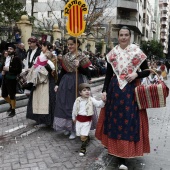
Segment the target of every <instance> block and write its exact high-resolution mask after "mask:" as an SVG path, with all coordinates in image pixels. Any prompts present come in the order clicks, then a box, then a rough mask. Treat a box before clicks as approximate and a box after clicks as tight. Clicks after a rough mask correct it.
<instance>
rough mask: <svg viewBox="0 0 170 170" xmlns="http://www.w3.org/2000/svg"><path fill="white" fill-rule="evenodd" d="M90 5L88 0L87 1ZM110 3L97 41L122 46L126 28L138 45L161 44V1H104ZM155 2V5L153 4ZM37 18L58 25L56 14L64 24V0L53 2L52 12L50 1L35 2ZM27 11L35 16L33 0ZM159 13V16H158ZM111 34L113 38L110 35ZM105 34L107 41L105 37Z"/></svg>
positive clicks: (29, 3)
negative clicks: (120, 32) (121, 30)
mask: <svg viewBox="0 0 170 170" xmlns="http://www.w3.org/2000/svg"><path fill="white" fill-rule="evenodd" d="M87 1H88V0H87ZM100 1H101V4H102V1H105V2H106V1H107V2H108V3H110V4H111V5H109V6H108V7H107V9H105V11H104V13H103V17H104V21H103V23H102V24H101V26H100V28H96V29H94V30H95V31H94V32H93V35H94V36H95V38H96V40H97V39H100V38H102V39H105V41H106V42H107V43H108V42H112V43H113V44H114V45H116V44H117V43H118V35H117V31H118V29H119V28H120V27H121V26H123V25H126V26H128V27H129V28H130V29H131V30H132V31H131V32H132V36H131V43H133V42H135V43H137V44H140V43H141V41H142V40H144V41H148V40H152V39H155V40H158V35H160V34H159V33H158V31H159V29H158V27H159V26H158V25H159V24H158V23H159V22H157V20H159V17H158V16H157V13H159V10H158V8H156V10H155V7H159V5H158V4H157V6H156V3H155V2H156V1H159V0H100ZM151 1H154V5H153V4H152V3H151ZM34 2H35V4H34V16H35V17H36V18H38V19H39V20H40V21H43V17H44V18H47V19H48V18H49V19H51V18H53V22H54V23H57V21H55V19H56V18H55V17H54V16H53V15H52V12H53V13H54V14H55V15H56V16H57V17H58V18H61V21H63V20H62V12H63V9H64V4H63V3H62V2H61V0H55V1H54V0H52V1H51V2H53V4H52V6H51V7H52V8H51V7H49V5H48V3H47V2H49V1H48V0H34ZM26 3H27V4H26V10H27V11H28V13H29V14H30V13H31V0H27V1H26ZM155 11H156V12H155ZM108 32H109V34H108ZM104 34H105V37H104V38H103V36H102V35H104Z"/></svg>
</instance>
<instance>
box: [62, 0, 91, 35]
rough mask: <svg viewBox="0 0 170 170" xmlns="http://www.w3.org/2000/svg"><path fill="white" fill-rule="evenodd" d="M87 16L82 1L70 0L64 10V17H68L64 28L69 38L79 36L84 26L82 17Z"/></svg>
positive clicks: (84, 4) (86, 9)
mask: <svg viewBox="0 0 170 170" xmlns="http://www.w3.org/2000/svg"><path fill="white" fill-rule="evenodd" d="M85 14H88V8H87V5H86V2H85V1H84V0H70V1H69V2H68V3H67V4H66V5H65V8H64V16H67V17H68V22H67V24H66V28H67V31H68V33H69V34H70V35H71V36H74V37H78V36H80V35H81V34H82V33H83V32H84V30H85V26H86V21H84V15H85Z"/></svg>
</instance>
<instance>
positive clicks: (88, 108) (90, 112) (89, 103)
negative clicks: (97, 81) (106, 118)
mask: <svg viewBox="0 0 170 170" xmlns="http://www.w3.org/2000/svg"><path fill="white" fill-rule="evenodd" d="M82 100H84V99H82V98H81V97H78V98H77V99H76V101H75V102H76V110H75V113H74V114H75V115H76V116H77V115H78V113H79V110H80V102H81V101H82ZM86 113H87V116H92V115H93V114H94V111H93V103H92V100H91V97H89V98H88V99H87V102H86Z"/></svg>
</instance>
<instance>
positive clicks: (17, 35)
mask: <svg viewBox="0 0 170 170" xmlns="http://www.w3.org/2000/svg"><path fill="white" fill-rule="evenodd" d="M15 42H16V43H17V44H20V43H21V35H20V33H19V31H17V32H16V33H15Z"/></svg>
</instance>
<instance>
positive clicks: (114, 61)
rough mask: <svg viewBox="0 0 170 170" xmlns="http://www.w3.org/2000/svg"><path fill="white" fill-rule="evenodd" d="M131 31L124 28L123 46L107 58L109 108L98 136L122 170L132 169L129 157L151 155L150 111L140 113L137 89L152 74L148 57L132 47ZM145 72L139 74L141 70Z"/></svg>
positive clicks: (105, 93)
mask: <svg viewBox="0 0 170 170" xmlns="http://www.w3.org/2000/svg"><path fill="white" fill-rule="evenodd" d="M130 37H131V32H130V30H129V28H128V27H125V26H124V27H122V28H121V29H120V30H119V32H118V40H119V45H117V46H115V47H114V48H113V49H112V50H111V51H110V52H109V53H108V54H107V55H106V57H107V61H108V64H107V72H106V78H105V82H104V87H103V96H102V97H103V99H105V100H106V105H105V108H104V109H102V110H101V113H100V116H99V120H98V124H97V128H96V137H97V138H98V139H99V140H101V142H102V144H103V145H104V146H105V147H106V148H107V149H108V153H109V154H111V155H114V156H116V157H118V159H119V169H128V167H127V165H126V162H125V158H133V157H137V156H143V154H144V153H149V152H150V146H149V137H148V133H149V132H148V118H147V113H146V110H139V108H138V105H137V102H136V100H135V91H134V90H135V87H136V86H137V85H138V84H140V78H143V77H147V76H148V75H149V73H150V72H149V71H147V70H145V69H147V68H148V65H147V61H146V58H147V57H146V55H145V54H144V53H143V52H142V51H141V50H140V48H139V47H138V46H137V45H135V44H130ZM139 69H141V71H140V72H139V71H138V70H139Z"/></svg>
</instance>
